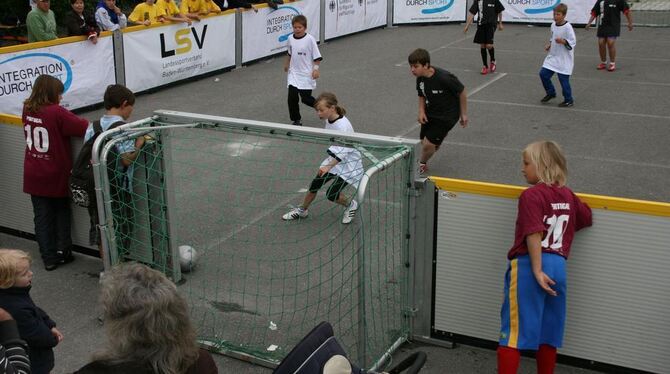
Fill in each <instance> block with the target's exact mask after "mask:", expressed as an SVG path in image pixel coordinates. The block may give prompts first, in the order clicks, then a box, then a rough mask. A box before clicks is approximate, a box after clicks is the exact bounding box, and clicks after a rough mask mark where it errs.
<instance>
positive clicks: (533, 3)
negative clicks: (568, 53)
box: [500, 0, 596, 24]
mask: <svg viewBox="0 0 670 374" xmlns="http://www.w3.org/2000/svg"><path fill="white" fill-rule="evenodd" d="M500 2H501V3H502V5H503V6H504V7H505V11H504V12H503V22H523V23H552V22H554V12H553V10H554V8H555V7H556V5H558V4H559V3H561V2H563V3H564V4H566V5H567V6H568V14H567V16H566V17H565V19H566V20H568V22H570V23H573V24H577V23H584V24H585V23H586V22H588V21H589V17H590V15H591V8H593V4H595V3H596V0H592V1H584V0H563V1H561V0H500Z"/></svg>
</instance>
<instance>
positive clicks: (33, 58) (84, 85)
mask: <svg viewBox="0 0 670 374" xmlns="http://www.w3.org/2000/svg"><path fill="white" fill-rule="evenodd" d="M42 74H49V75H52V76H54V77H56V78H58V79H60V80H61V81H62V82H63V86H64V88H65V91H64V92H63V101H61V105H62V106H63V107H66V108H68V109H77V108H81V107H85V106H87V105H93V104H97V103H100V102H102V95H103V93H104V92H105V88H107V86H108V85H110V84H113V83H116V78H115V76H114V48H113V46H112V38H111V37H108V36H105V37H100V38H98V43H97V44H93V43H91V42H89V41H88V40H84V41H78V42H73V43H66V44H57V45H53V46H49V47H43V48H37V49H31V50H26V51H20V52H10V53H4V54H0V113H6V114H15V115H19V116H20V115H21V112H22V109H23V101H24V100H25V99H27V98H28V96H30V91H32V88H33V82H35V79H37V77H38V76H40V75H42Z"/></svg>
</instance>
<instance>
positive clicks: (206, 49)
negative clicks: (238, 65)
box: [123, 12, 235, 92]
mask: <svg viewBox="0 0 670 374" xmlns="http://www.w3.org/2000/svg"><path fill="white" fill-rule="evenodd" d="M123 49H124V62H125V73H126V85H127V86H128V88H130V89H131V90H133V91H136V92H137V91H144V90H147V89H150V88H153V87H158V86H162V85H165V84H168V83H172V82H176V81H179V80H182V79H187V78H191V77H195V76H198V75H201V74H205V73H208V72H211V71H214V70H219V69H224V68H227V67H230V66H233V65H235V14H234V12H229V13H228V12H226V13H225V14H222V15H218V16H213V17H206V18H203V19H202V20H201V21H199V22H193V24H192V25H191V26H188V25H186V24H185V23H175V24H169V25H164V26H157V27H149V28H145V27H144V26H138V27H133V28H131V29H129V30H128V31H125V30H124V33H123Z"/></svg>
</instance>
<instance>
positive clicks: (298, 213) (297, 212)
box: [281, 207, 309, 221]
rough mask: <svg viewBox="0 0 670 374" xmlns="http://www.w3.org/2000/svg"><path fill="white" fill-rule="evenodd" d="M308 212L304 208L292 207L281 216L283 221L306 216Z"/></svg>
mask: <svg viewBox="0 0 670 374" xmlns="http://www.w3.org/2000/svg"><path fill="white" fill-rule="evenodd" d="M308 214H309V213H308V212H307V210H306V209H303V208H301V207H297V208H293V209H291V210H290V211H289V212H288V213H286V214H284V215H283V216H282V217H281V218H282V219H283V220H284V221H291V220H294V219H300V218H307V215H308Z"/></svg>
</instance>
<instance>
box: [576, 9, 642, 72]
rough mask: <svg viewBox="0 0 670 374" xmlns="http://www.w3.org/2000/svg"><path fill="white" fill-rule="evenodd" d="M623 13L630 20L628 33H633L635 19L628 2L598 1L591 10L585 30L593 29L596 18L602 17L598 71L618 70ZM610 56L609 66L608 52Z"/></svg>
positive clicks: (599, 32)
mask: <svg viewBox="0 0 670 374" xmlns="http://www.w3.org/2000/svg"><path fill="white" fill-rule="evenodd" d="M621 13H623V14H624V15H625V16H626V19H627V20H628V31H633V17H632V16H631V14H630V6H628V3H627V2H626V0H598V1H596V4H595V5H594V6H593V9H591V18H589V21H588V22H587V23H586V26H585V28H586V29H587V30H588V29H589V27H591V22H593V20H594V19H596V17H598V16H600V17H601V18H600V24H599V25H598V53H599V54H600V63H599V64H598V66H597V67H596V69H598V70H603V69H605V68H607V71H614V70H616V62H615V61H616V44H615V43H616V39H617V38H618V37H619V34H621ZM608 51H609V54H610V63H609V65H607V52H608Z"/></svg>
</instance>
